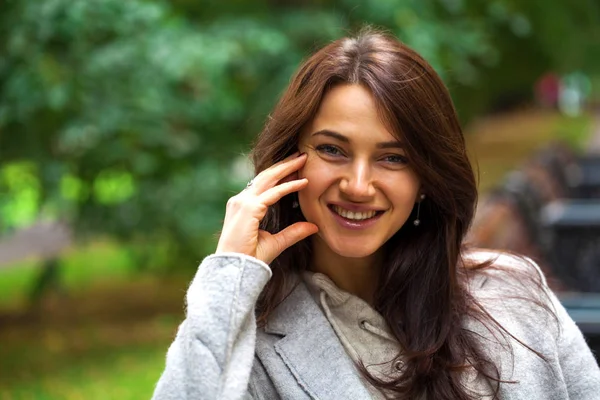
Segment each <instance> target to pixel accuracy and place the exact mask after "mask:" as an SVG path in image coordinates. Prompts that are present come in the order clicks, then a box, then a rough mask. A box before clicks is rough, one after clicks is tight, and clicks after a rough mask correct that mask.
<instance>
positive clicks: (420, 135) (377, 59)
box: [252, 28, 500, 400]
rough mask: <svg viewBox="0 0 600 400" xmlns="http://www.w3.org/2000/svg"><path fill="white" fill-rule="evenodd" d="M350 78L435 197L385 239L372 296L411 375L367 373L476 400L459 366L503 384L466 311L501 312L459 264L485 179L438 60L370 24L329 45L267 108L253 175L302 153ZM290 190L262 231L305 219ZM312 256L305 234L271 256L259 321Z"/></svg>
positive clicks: (401, 394) (399, 392)
mask: <svg viewBox="0 0 600 400" xmlns="http://www.w3.org/2000/svg"><path fill="white" fill-rule="evenodd" d="M343 83H350V84H360V85H363V86H364V87H366V88H368V89H369V90H370V91H371V93H372V94H373V97H374V98H375V101H376V103H377V107H378V109H379V112H380V114H381V116H382V117H383V118H384V120H385V122H386V123H387V124H388V127H389V128H390V130H391V131H392V132H396V133H397V134H398V136H400V135H401V136H402V138H401V139H402V141H403V143H405V145H406V153H407V156H408V158H409V160H410V165H411V167H412V168H413V169H414V171H415V172H416V174H417V175H418V176H419V178H420V180H421V182H422V185H423V189H422V190H423V192H424V193H426V194H427V198H426V200H424V201H423V202H422V204H421V209H420V219H421V224H420V225H419V226H418V227H416V226H414V225H413V224H410V223H408V224H405V225H404V226H403V227H402V228H401V229H400V230H399V231H398V232H397V233H396V234H395V235H394V236H393V237H392V238H391V239H390V240H389V241H388V242H387V243H386V244H385V245H384V246H385V252H384V254H385V260H384V263H383V268H382V269H381V276H380V279H379V284H378V285H379V286H378V288H377V291H376V297H375V299H374V307H375V309H376V310H377V311H378V312H379V313H381V315H382V316H383V317H384V318H385V320H386V322H387V323H388V325H389V327H390V329H391V331H392V332H393V334H394V336H395V337H396V338H397V339H398V342H399V344H400V346H401V348H402V354H399V355H398V356H397V359H400V358H401V359H402V361H403V363H404V367H403V370H402V374H401V376H400V377H398V378H396V379H393V380H390V381H384V380H380V379H378V378H375V377H374V376H372V375H371V374H370V373H369V372H368V371H367V370H366V368H364V366H363V365H361V366H360V369H361V372H362V373H363V375H364V376H365V377H366V378H367V379H368V380H369V381H370V382H371V383H372V384H374V385H375V386H377V387H378V388H380V389H383V390H385V392H386V393H393V394H394V396H397V397H398V398H415V397H417V396H420V395H426V396H427V397H428V398H434V399H440V400H443V399H448V400H450V399H452V400H456V399H469V398H470V396H471V394H470V393H469V392H468V390H467V389H466V388H465V387H463V385H462V384H461V379H460V372H461V371H464V370H465V369H466V368H474V369H475V370H476V371H477V372H479V373H480V374H481V375H483V376H485V377H487V378H489V379H492V380H494V381H496V382H499V381H500V378H499V375H498V370H497V369H496V368H495V366H494V365H493V363H492V361H491V360H490V358H489V357H488V355H486V354H484V353H483V351H482V350H481V349H480V347H479V346H478V344H477V340H476V338H475V337H474V335H472V334H471V333H470V332H469V331H468V330H465V329H463V327H462V326H461V320H462V319H463V318H464V317H465V316H472V317H473V318H475V319H477V320H479V321H485V320H490V321H491V322H494V321H493V318H491V316H490V315H489V314H487V313H486V312H485V310H484V309H483V308H482V307H481V306H479V304H478V303H477V301H476V299H475V298H474V297H473V296H472V295H471V294H470V292H469V291H468V290H467V284H466V282H467V278H468V276H467V275H468V274H469V272H468V269H467V268H464V267H463V268H461V266H463V265H464V260H463V257H462V255H463V248H462V242H463V238H464V236H465V233H466V232H467V229H468V228H469V226H470V224H471V221H472V219H473V214H474V210H475V205H476V202H477V187H476V180H475V175H474V172H473V169H472V167H471V164H470V162H469V159H468V157H467V153H466V149H465V142H464V138H463V134H462V130H461V127H460V124H459V122H458V118H457V114H456V110H455V108H454V105H453V103H452V100H451V98H450V95H449V93H448V90H447V88H446V87H445V85H444V83H443V82H442V81H441V79H440V78H439V76H438V75H437V74H436V72H435V71H434V70H433V68H432V67H431V66H430V65H429V64H428V63H427V62H426V61H425V60H424V59H423V58H422V57H421V56H420V55H418V54H417V53H416V52H415V51H413V50H411V49H410V48H409V47H407V46H406V45H404V44H402V43H401V42H400V41H398V40H397V39H396V38H394V37H393V36H390V35H388V34H385V33H382V32H379V31H374V30H372V29H368V28H367V29H363V30H362V31H361V32H360V33H359V34H358V35H357V36H356V37H353V38H343V39H339V40H337V41H335V42H333V43H331V44H329V45H327V46H325V47H324V48H322V49H321V50H319V51H317V52H316V53H315V54H313V55H312V56H311V57H310V58H309V59H308V60H307V61H306V62H304V63H303V64H302V65H301V67H300V68H299V70H298V72H297V73H296V75H295V76H294V77H293V78H292V80H291V82H290V84H289V86H288V88H287V90H286V91H285V92H284V93H283V95H282V97H281V99H280V101H279V103H278V104H277V105H276V107H275V109H274V110H273V112H272V114H271V115H270V116H269V117H268V119H267V122H266V124H265V127H264V130H263V131H262V132H261V134H260V135H259V136H258V139H257V142H256V143H255V147H254V150H253V154H252V155H253V161H254V165H255V169H256V173H259V172H260V171H262V170H264V169H266V168H268V167H269V166H271V165H272V164H274V163H276V162H278V161H280V160H282V159H283V158H285V157H286V156H288V155H290V154H291V153H293V152H294V151H296V149H297V144H298V140H299V135H300V132H301V130H302V128H303V126H304V125H305V124H306V123H307V122H309V121H310V120H311V119H312V118H313V117H314V115H315V114H316V112H317V109H318V107H319V105H320V103H321V100H322V98H323V96H324V95H325V93H326V92H327V90H328V89H329V88H331V87H332V86H334V85H336V84H343ZM292 198H293V195H290V196H287V197H285V198H283V199H282V200H281V201H280V202H279V203H277V204H276V205H274V206H272V207H270V208H269V211H268V213H267V215H266V217H265V219H264V220H263V221H262V224H261V228H262V229H265V230H267V231H269V232H272V233H275V232H278V231H280V230H281V229H283V228H284V227H286V226H288V225H290V224H292V223H294V222H297V221H299V220H303V219H304V218H303V216H302V213H301V211H299V209H294V208H293V207H292ZM310 257H311V246H310V240H304V241H302V242H300V243H299V244H297V245H295V246H293V247H291V248H289V249H288V250H286V251H285V252H284V253H282V254H281V255H280V256H279V257H278V258H277V259H276V260H274V261H273V262H272V264H271V268H272V270H273V277H272V278H271V280H270V281H269V282H268V283H267V286H266V287H265V289H264V291H263V292H262V294H261V297H260V299H259V303H258V312H259V315H258V321H259V323H260V322H263V323H264V322H265V321H266V320H267V318H268V316H269V314H270V313H271V311H272V310H273V309H274V308H275V307H276V306H277V305H278V304H279V303H280V302H281V301H282V299H283V298H284V297H285V296H286V295H287V294H289V293H290V291H291V289H292V286H293V284H294V283H295V282H296V281H297V280H296V278H295V277H297V272H300V271H302V270H304V269H306V268H307V266H308V263H309V262H310ZM485 266H487V265H479V267H485ZM496 391H497V389H496Z"/></svg>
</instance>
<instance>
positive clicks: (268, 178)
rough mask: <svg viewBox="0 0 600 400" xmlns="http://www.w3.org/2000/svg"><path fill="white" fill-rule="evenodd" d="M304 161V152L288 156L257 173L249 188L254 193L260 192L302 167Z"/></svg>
mask: <svg viewBox="0 0 600 400" xmlns="http://www.w3.org/2000/svg"><path fill="white" fill-rule="evenodd" d="M304 162H306V154H301V155H300V156H295V157H292V158H290V157H288V158H286V159H285V160H283V161H281V162H280V163H277V164H274V165H273V166H271V167H269V168H267V169H266V170H264V171H263V172H261V173H260V174H258V175H257V176H256V177H255V178H254V180H253V184H252V186H250V189H251V190H252V191H253V192H254V193H262V192H264V191H265V190H267V189H270V188H272V187H273V186H275V185H276V184H277V182H279V181H280V180H282V179H283V178H285V177H286V176H288V175H290V174H292V173H293V172H296V171H297V170H299V169H300V168H302V166H303V165H304Z"/></svg>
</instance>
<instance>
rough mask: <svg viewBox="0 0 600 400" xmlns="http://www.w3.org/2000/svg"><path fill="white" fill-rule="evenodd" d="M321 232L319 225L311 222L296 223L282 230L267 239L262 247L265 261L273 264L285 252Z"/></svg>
mask: <svg viewBox="0 0 600 400" xmlns="http://www.w3.org/2000/svg"><path fill="white" fill-rule="evenodd" d="M318 231H319V228H318V227H317V225H315V224H313V223H310V222H296V223H295V224H292V225H290V226H288V227H287V228H285V229H284V230H282V231H281V232H279V233H277V234H275V235H271V237H269V238H265V241H268V243H265V246H261V247H262V248H263V249H264V251H265V252H266V253H265V254H264V256H263V257H264V258H262V259H263V260H267V261H266V262H267V263H270V262H272V261H273V260H274V259H275V258H277V257H278V256H279V255H280V254H281V253H283V251H284V250H285V249H287V248H289V247H291V246H293V245H294V244H296V243H298V242H299V241H301V240H303V239H306V238H307V237H309V236H310V235H314V234H315V233H317V232H318Z"/></svg>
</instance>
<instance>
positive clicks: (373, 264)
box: [311, 240, 381, 305]
mask: <svg viewBox="0 0 600 400" xmlns="http://www.w3.org/2000/svg"><path fill="white" fill-rule="evenodd" d="M380 254H381V253H375V254H372V255H370V256H367V257H362V258H349V257H343V256H341V255H339V254H336V253H334V252H333V251H332V250H331V249H330V248H329V247H328V246H327V245H326V244H325V243H324V242H323V241H322V240H313V259H312V263H311V270H312V271H313V272H320V273H323V274H325V275H327V276H328V277H329V278H330V279H331V280H332V281H333V282H334V283H335V284H336V285H337V287H339V288H340V289H341V290H343V291H345V292H348V293H351V294H353V295H355V296H358V297H360V298H361V299H363V300H365V301H366V302H367V303H369V304H371V305H373V300H374V297H375V290H376V289H377V283H378V278H379V270H380V265H381V257H380Z"/></svg>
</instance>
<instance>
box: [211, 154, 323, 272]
mask: <svg viewBox="0 0 600 400" xmlns="http://www.w3.org/2000/svg"><path fill="white" fill-rule="evenodd" d="M305 162H306V154H301V155H298V153H294V154H292V155H291V156H289V157H288V158H286V159H285V160H283V161H280V162H278V163H277V164H274V165H273V166H271V167H270V168H267V169H266V170H264V171H262V172H261V173H260V174H258V175H257V176H256V177H255V178H254V179H253V180H252V185H250V186H249V187H247V188H246V189H244V190H243V191H242V192H240V193H239V194H237V195H235V196H233V197H232V198H230V199H229V201H228V202H227V208H226V211H225V222H224V223H223V230H222V232H221V237H220V238H219V244H218V245H217V251H216V253H224V252H235V253H242V254H247V255H249V256H252V257H255V258H258V259H259V260H262V261H264V262H265V263H267V264H269V263H271V262H272V261H273V260H274V259H275V258H276V257H277V256H278V255H279V254H281V253H282V252H283V251H284V250H285V249H287V248H288V247H290V246H292V245H293V244H295V243H297V242H299V241H300V240H302V239H304V238H306V237H308V236H310V235H312V234H314V233H316V232H317V231H318V230H319V229H318V228H317V226H316V225H315V224H312V223H310V222H297V223H295V224H292V225H290V226H288V227H286V228H285V229H283V230H282V231H281V232H278V233H276V234H274V235H272V234H270V233H269V232H266V231H264V230H261V229H259V228H258V227H259V224H260V221H261V220H262V219H263V218H264V216H265V214H266V213H267V209H268V207H269V206H271V205H273V204H275V203H277V202H278V201H279V200H280V199H281V198H282V197H284V196H285V195H288V194H290V193H293V192H297V191H299V190H302V189H303V188H304V187H306V185H307V184H308V180H307V179H292V180H286V179H284V178H288V177H289V176H290V175H291V174H294V173H295V172H296V171H298V170H299V169H300V168H301V167H302V166H303V165H304V163H305ZM295 176H296V174H294V175H293V177H295Z"/></svg>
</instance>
